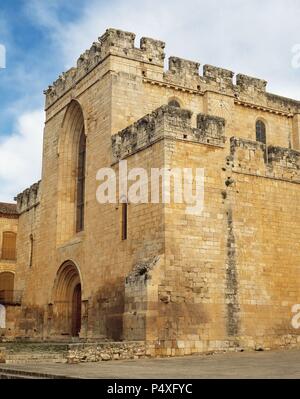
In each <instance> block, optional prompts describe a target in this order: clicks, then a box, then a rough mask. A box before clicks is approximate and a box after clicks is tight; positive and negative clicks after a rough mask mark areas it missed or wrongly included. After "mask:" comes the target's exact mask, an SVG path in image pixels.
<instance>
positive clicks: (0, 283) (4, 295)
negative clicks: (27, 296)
mask: <svg viewBox="0 0 300 399" xmlns="http://www.w3.org/2000/svg"><path fill="white" fill-rule="evenodd" d="M14 284H15V275H14V273H12V272H2V273H0V303H1V302H3V303H10V302H12V301H13V297H14Z"/></svg>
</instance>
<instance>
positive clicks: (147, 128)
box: [112, 105, 226, 163]
mask: <svg viewBox="0 0 300 399" xmlns="http://www.w3.org/2000/svg"><path fill="white" fill-rule="evenodd" d="M191 123H192V112H191V111H189V110H185V109H181V108H177V107H172V106H169V105H163V106H161V107H159V108H158V109H156V110H155V111H154V112H152V113H151V114H148V115H145V116H144V117H143V118H141V119H139V120H138V121H137V122H135V123H134V124H133V125H131V126H129V127H127V128H126V129H124V130H122V131H121V132H119V133H117V134H115V135H113V136H112V155H113V163H116V162H118V161H120V160H121V159H125V158H127V157H128V156H130V155H133V154H134V153H136V152H138V151H141V150H143V149H145V148H147V147H148V146H150V145H153V144H154V143H156V142H157V141H159V140H162V139H165V138H168V139H173V140H183V141H188V142H193V143H198V144H206V145H212V146H216V147H221V148H223V147H224V144H225V140H226V139H225V119H223V118H219V117H215V116H211V115H205V114H199V115H198V116H197V127H196V128H194V127H192V125H191Z"/></svg>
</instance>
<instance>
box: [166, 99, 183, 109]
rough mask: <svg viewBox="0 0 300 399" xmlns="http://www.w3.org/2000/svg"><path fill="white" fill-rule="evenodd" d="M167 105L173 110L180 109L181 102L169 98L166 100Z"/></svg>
mask: <svg viewBox="0 0 300 399" xmlns="http://www.w3.org/2000/svg"><path fill="white" fill-rule="evenodd" d="M168 105H169V106H171V107H175V108H181V102H180V101H179V99H178V98H177V97H171V98H169V100H168Z"/></svg>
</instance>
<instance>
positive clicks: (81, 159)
mask: <svg viewBox="0 0 300 399" xmlns="http://www.w3.org/2000/svg"><path fill="white" fill-rule="evenodd" d="M85 164H86V136H85V132H84V129H83V130H82V132H81V135H80V140H79V146H78V167H77V201H76V207H77V209H76V232H77V233H79V232H80V231H82V230H84V204H85V169H86V167H85Z"/></svg>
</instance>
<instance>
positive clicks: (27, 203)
mask: <svg viewBox="0 0 300 399" xmlns="http://www.w3.org/2000/svg"><path fill="white" fill-rule="evenodd" d="M40 188H41V181H38V182H37V183H35V184H33V185H32V186H30V187H29V188H27V189H26V190H24V191H23V192H22V193H20V194H18V195H17V197H16V198H15V201H17V211H18V213H19V214H22V213H24V212H27V211H30V210H31V209H32V208H34V207H36V206H37V205H39V203H40V195H41V190H40Z"/></svg>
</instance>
